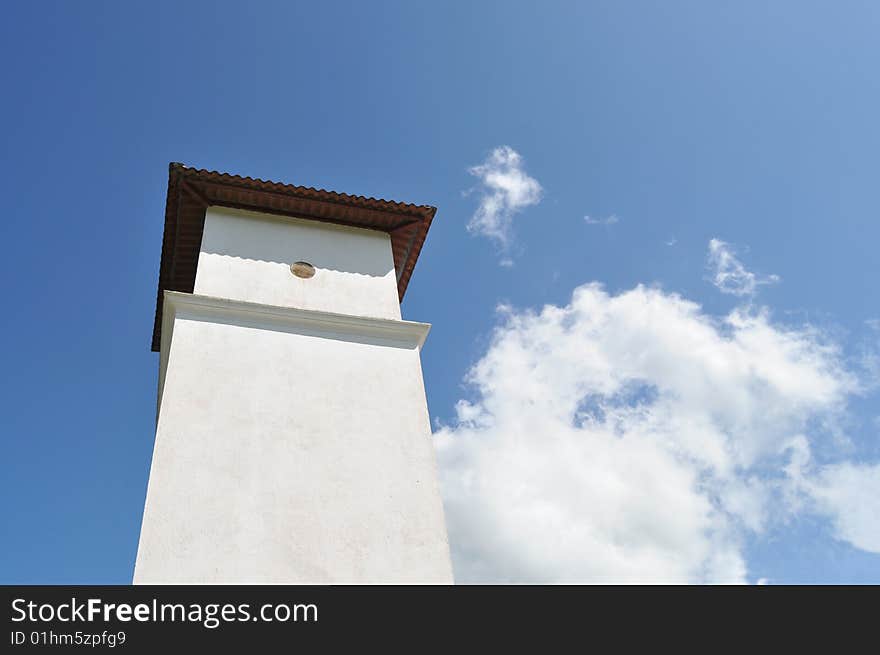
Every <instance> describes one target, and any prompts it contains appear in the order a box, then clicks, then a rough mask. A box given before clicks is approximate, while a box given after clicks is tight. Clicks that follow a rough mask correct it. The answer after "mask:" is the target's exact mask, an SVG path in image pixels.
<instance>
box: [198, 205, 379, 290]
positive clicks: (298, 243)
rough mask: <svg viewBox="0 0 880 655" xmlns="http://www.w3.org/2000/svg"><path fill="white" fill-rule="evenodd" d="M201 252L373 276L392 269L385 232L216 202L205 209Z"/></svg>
mask: <svg viewBox="0 0 880 655" xmlns="http://www.w3.org/2000/svg"><path fill="white" fill-rule="evenodd" d="M201 252H203V253H207V254H213V255H225V256H228V257H238V258H241V259H250V260H254V261H266V262H274V263H278V264H286V265H290V264H293V263H294V262H297V261H304V262H308V263H310V264H312V265H313V266H314V267H315V268H319V269H326V270H333V271H339V272H344V273H356V274H360V275H369V276H371V277H385V276H386V275H388V273H389V272H392V271H393V270H394V260H393V259H392V256H391V239H390V237H389V236H388V235H387V234H386V233H384V232H379V231H378V230H366V229H361V228H349V227H343V226H339V225H333V224H329V223H319V222H317V221H309V220H305V219H299V218H287V217H284V216H272V215H269V214H258V213H254V212H247V211H242V210H235V209H226V208H220V207H210V208H209V209H208V211H207V214H206V215H205V229H204V232H203V234H202V245H201Z"/></svg>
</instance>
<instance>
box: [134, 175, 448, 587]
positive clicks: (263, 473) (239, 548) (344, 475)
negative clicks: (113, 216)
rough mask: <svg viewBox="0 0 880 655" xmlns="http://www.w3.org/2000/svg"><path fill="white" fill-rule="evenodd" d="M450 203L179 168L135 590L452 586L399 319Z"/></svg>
mask: <svg viewBox="0 0 880 655" xmlns="http://www.w3.org/2000/svg"><path fill="white" fill-rule="evenodd" d="M435 211H436V210H435V209H434V208H433V207H428V206H416V205H409V204H403V203H398V202H391V201H386V200H376V199H372V198H364V197H361V196H349V195H346V194H339V193H333V192H329V191H321V190H316V189H312V188H305V187H297V186H292V185H286V184H278V183H275V182H266V181H262V180H254V179H251V178H246V177H239V176H234V175H228V174H225V173H216V172H211V171H204V170H196V169H192V168H188V167H186V166H183V165H181V164H171V166H170V168H169V180H168V197H167V202H166V212H165V232H164V237H163V241H162V260H161V265H160V273H159V292H158V298H157V304H156V321H155V325H154V330H153V350H155V351H159V353H160V357H159V360H160V362H159V394H158V412H157V423H156V440H155V446H154V451H153V460H152V466H151V469H150V480H149V485H148V489H147V497H146V504H145V507H144V516H143V523H142V527H141V535H140V543H139V545H138V554H137V562H136V565H135V571H134V582H135V583H136V584H144V583H148V584H149V583H287V584H312V583H317V584H345V583H451V582H452V569H451V564H450V558H449V547H448V543H447V537H446V528H445V523H444V519H443V508H442V504H441V500H440V494H439V489H438V482H437V473H436V464H435V457H434V450H433V444H432V442H431V429H430V421H429V418H428V410H427V403H426V400H425V391H424V384H423V381H422V370H421V362H420V349H421V347H422V344H423V343H424V341H425V338H426V336H427V334H428V330H429V327H430V326H429V325H427V324H425V323H414V322H411V321H404V320H401V315H400V300H401V299H402V298H403V294H404V292H405V291H406V286H407V283H408V282H409V278H410V276H411V275H412V271H413V267H414V266H415V263H416V259H417V258H418V255H419V251H420V250H421V247H422V244H423V243H424V241H425V236H426V234H427V232H428V228H429V226H430V224H431V220H432V219H433V217H434V213H435Z"/></svg>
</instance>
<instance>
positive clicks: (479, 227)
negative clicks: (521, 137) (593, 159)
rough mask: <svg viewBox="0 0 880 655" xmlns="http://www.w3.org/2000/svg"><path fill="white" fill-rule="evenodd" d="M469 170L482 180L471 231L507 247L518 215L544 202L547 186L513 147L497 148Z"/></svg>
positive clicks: (470, 225)
mask: <svg viewBox="0 0 880 655" xmlns="http://www.w3.org/2000/svg"><path fill="white" fill-rule="evenodd" d="M468 172H469V173H470V174H471V175H473V176H475V177H477V178H479V180H480V205H479V207H477V211H476V212H474V215H473V216H472V217H471V220H470V222H469V223H468V230H469V231H470V232H473V233H475V234H481V235H483V236H486V237H489V238H490V239H493V240H495V241H496V242H497V243H498V244H499V245H500V246H501V247H502V248H503V249H506V248H507V247H508V245H509V243H510V240H511V238H512V231H511V229H512V225H513V217H514V215H515V214H516V213H517V212H519V211H521V210H523V209H524V208H526V207H529V206H531V205H536V204H538V203H539V202H540V201H541V196H542V193H543V189H542V188H541V185H540V184H539V183H538V181H537V180H536V179H535V178H533V177H530V176H529V175H528V173H526V171H525V168H524V162H523V158H522V157H521V156H520V154H519V153H518V152H516V151H515V150H514V149H513V148H511V147H510V146H500V147H498V148H495V149H494V150H493V151H492V152H491V153H490V154H489V156H488V157H487V158H486V161H484V162H483V163H482V164H480V165H478V166H473V167H471V168H469V169H468Z"/></svg>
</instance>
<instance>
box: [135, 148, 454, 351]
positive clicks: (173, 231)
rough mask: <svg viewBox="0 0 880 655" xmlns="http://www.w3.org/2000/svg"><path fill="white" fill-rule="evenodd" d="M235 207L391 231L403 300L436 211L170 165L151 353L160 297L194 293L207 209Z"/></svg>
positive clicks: (156, 341) (158, 330) (158, 332)
mask: <svg viewBox="0 0 880 655" xmlns="http://www.w3.org/2000/svg"><path fill="white" fill-rule="evenodd" d="M212 205H219V206H222V207H235V208H238V209H248V210H252V211H258V212H265V213H269V214H281V215H284V216H296V217H299V218H308V219H312V220H316V221H324V222H327V223H337V224H340V225H350V226H354V227H362V228H369V229H373V230H380V231H382V232H387V233H388V234H389V235H390V236H391V249H392V252H393V255H394V267H395V270H396V271H397V294H398V297H399V298H400V299H401V300H403V294H404V293H405V292H406V286H407V284H408V283H409V278H410V276H411V275H412V272H413V268H415V265H416V260H417V259H418V257H419V252H420V251H421V249H422V244H423V243H424V242H425V236H427V234H428V228H429V227H430V226H431V221H432V220H433V218H434V214H435V213H436V211H437V209H436V208H435V207H429V206H428V205H409V204H405V203H402V202H394V201H391V200H381V199H376V198H365V197H363V196H350V195H348V194H345V193H336V192H334V191H324V190H322V189H314V188H312V187H302V186H294V185H292V184H282V183H279V182H269V181H265V180H255V179H253V178H250V177H241V176H239V175H230V174H228V173H218V172H216V171H207V170H203V169H196V168H188V167H187V166H184V165H183V164H177V163H173V162H172V163H171V164H169V166H168V196H167V198H166V200H165V232H164V234H163V236H162V261H161V264H160V265H159V290H158V293H157V298H156V317H155V322H154V324H153V346H152V347H153V350H155V351H158V350H159V344H160V337H161V329H162V298H163V293H164V291H165V290H166V289H169V290H171V291H183V292H185V293H192V292H193V287H194V285H195V280H196V265H197V264H198V260H199V248H200V246H201V242H202V230H203V229H204V226H205V210H206V209H207V208H208V207H210V206H212Z"/></svg>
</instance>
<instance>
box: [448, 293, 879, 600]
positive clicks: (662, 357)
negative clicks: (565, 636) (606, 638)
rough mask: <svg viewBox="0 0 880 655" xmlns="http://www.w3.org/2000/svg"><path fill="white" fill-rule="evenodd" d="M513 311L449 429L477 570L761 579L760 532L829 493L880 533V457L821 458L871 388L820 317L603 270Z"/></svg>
mask: <svg viewBox="0 0 880 655" xmlns="http://www.w3.org/2000/svg"><path fill="white" fill-rule="evenodd" d="M499 311H500V321H499V325H498V327H497V328H496V330H495V332H494V334H493V337H492V341H491V345H490V346H489V348H488V350H487V352H486V353H485V354H484V355H483V357H482V358H481V359H480V360H479V361H478V362H477V363H476V364H475V365H474V366H473V368H472V369H471V371H470V372H469V374H468V376H467V382H468V383H469V385H470V387H471V390H472V393H471V394H470V395H469V397H468V398H467V399H462V400H461V401H460V402H459V403H458V405H457V408H456V409H457V417H456V420H455V421H454V422H453V424H451V425H447V426H441V427H440V428H439V429H438V431H437V433H436V441H437V448H438V458H439V462H440V472H441V480H442V489H443V493H444V503H445V507H446V513H447V524H448V527H449V534H450V543H451V544H452V549H453V560H454V565H455V572H456V579H457V580H458V581H460V582H481V581H485V582H498V581H502V582H594V583H621V582H623V583H626V582H632V583H653V582H669V583H677V582H745V581H748V580H749V579H750V578H749V571H748V568H747V564H746V561H745V559H744V554H743V542H744V539H745V537H746V536H748V535H749V534H756V533H761V532H762V531H764V530H766V529H767V526H768V524H770V523H771V522H773V521H777V520H781V519H782V518H784V517H785V516H787V515H788V514H789V513H790V512H793V511H798V508H799V507H802V506H804V503H810V502H811V503H812V504H813V506H817V504H821V507H822V511H824V512H826V513H828V514H829V515H832V516H833V517H834V520H835V521H836V523H835V525H837V526H838V527H837V530H838V532H839V535H840V537H841V538H843V539H846V540H848V541H851V542H852V543H854V544H855V545H857V546H858V547H862V548H869V549H874V548H877V547H880V520H878V517H877V511H878V510H877V508H878V505H877V502H878V501H877V499H878V498H880V488H878V482H877V480H878V477H877V468H876V467H874V468H870V467H867V468H866V467H854V468H853V467H850V468H845V467H844V468H826V469H822V472H821V473H818V472H816V471H815V470H814V469H813V468H811V466H812V464H811V447H812V446H813V445H814V444H816V443H817V442H819V441H821V440H823V439H828V438H830V435H829V434H828V433H827V429H826V428H824V427H823V426H826V425H828V424H829V423H832V422H833V420H834V417H836V416H838V415H839V414H840V413H841V412H842V411H843V409H844V407H845V403H846V401H847V398H848V396H849V395H850V394H852V393H853V392H855V391H857V389H858V381H857V379H856V377H855V376H854V374H852V373H851V372H850V371H849V370H848V368H847V367H846V366H845V365H844V361H843V358H842V355H841V352H840V349H839V348H838V347H837V346H836V345H835V344H834V343H833V342H830V341H829V340H827V339H826V338H824V337H823V335H822V334H821V333H820V332H818V331H817V330H815V329H812V328H810V327H799V328H791V327H784V326H781V325H779V324H776V323H774V322H773V321H772V320H771V318H770V316H769V314H768V313H767V312H764V311H755V310H748V309H737V310H735V311H733V312H732V313H730V314H729V315H727V316H724V317H713V316H710V315H707V314H706V313H705V312H704V311H703V310H702V309H701V307H700V306H699V305H697V304H695V303H693V302H691V301H688V300H686V299H684V298H682V297H680V296H678V295H676V294H672V293H666V292H664V291H662V290H659V289H656V288H647V287H644V286H637V287H636V288H634V289H631V290H629V291H625V292H622V293H619V294H617V295H612V294H609V293H608V292H606V291H605V290H604V289H603V288H602V287H601V286H600V285H598V284H595V283H594V284H587V285H584V286H581V287H578V288H577V289H575V291H574V293H573V295H572V298H571V302H570V303H568V304H567V305H564V306H554V305H548V306H545V307H543V308H542V309H540V310H537V311H534V310H516V309H513V308H511V307H501V308H500V309H499ZM866 494H873V495H872V496H871V498H872V499H873V500H872V501H871V502H864V503H862V504H861V506H860V507H859V508H856V502H857V499H864V498H866V497H867V496H866Z"/></svg>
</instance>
